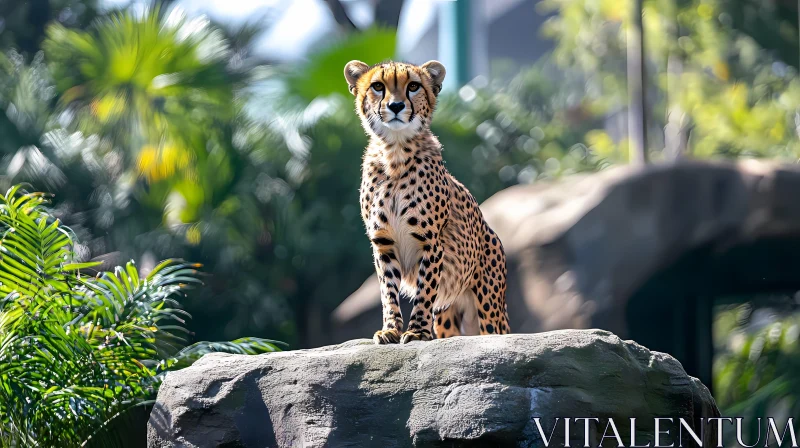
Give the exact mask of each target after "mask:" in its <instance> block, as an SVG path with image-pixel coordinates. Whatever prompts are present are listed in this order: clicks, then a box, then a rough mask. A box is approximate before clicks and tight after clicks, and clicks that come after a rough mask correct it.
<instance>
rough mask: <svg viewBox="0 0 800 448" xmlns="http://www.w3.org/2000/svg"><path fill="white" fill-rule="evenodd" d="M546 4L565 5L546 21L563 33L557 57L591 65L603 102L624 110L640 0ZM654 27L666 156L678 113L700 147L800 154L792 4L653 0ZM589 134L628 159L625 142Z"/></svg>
mask: <svg viewBox="0 0 800 448" xmlns="http://www.w3.org/2000/svg"><path fill="white" fill-rule="evenodd" d="M543 7H544V8H545V9H546V10H550V11H556V12H557V14H556V15H555V16H554V17H552V18H551V19H550V20H549V21H548V23H547V25H546V29H545V32H546V34H547V35H548V36H551V37H552V38H554V39H555V41H556V50H555V53H554V54H555V57H556V60H557V61H558V62H559V63H560V64H562V65H563V66H565V67H569V68H571V69H578V70H581V71H582V72H584V73H586V74H587V76H588V84H587V88H586V93H587V99H588V100H589V101H590V102H591V104H592V106H593V109H594V110H596V111H597V112H598V113H601V114H605V113H607V112H613V111H615V110H621V109H624V107H625V104H626V84H625V82H626V81H625V80H626V76H625V75H626V72H625V60H626V58H625V37H626V34H625V33H626V29H627V26H628V25H629V21H630V20H629V19H630V17H631V12H630V8H631V7H632V2H630V1H623V2H619V1H616V0H545V1H544V2H543ZM787 17H789V19H787ZM644 30H645V46H646V57H647V60H648V61H647V70H648V74H649V76H648V89H647V94H648V97H649V98H648V102H649V103H650V104H651V105H652V107H651V108H649V111H648V116H647V118H648V121H649V128H650V130H651V132H650V136H651V138H650V147H651V151H653V152H655V153H656V154H654V156H655V157H656V158H659V157H661V155H660V154H658V152H659V150H660V148H663V147H664V131H663V130H664V127H665V126H667V124H668V122H669V118H670V114H674V115H673V117H672V118H673V119H674V120H676V121H677V122H679V123H680V124H681V126H683V127H684V128H686V129H685V132H690V133H691V136H690V142H689V147H690V150H691V155H692V156H695V157H701V158H707V157H741V156H746V157H771V158H779V159H783V160H789V161H795V160H797V158H798V156H800V145H798V134H797V130H796V126H797V123H800V122H798V121H797V120H798V109H797V105H798V104H800V102H799V101H800V96H798V95H800V78H798V71H797V54H798V51H797V48H798V47H797V45H798V39H799V38H798V31H797V12H796V10H795V11H794V13H792V14H791V15H787V10H786V8H785V7H784V6H780V7H778V6H775V5H773V7H767V6H765V5H764V3H763V2H756V1H749V0H748V1H733V0H646V1H645V2H644ZM765 44H768V45H773V46H772V47H767V48H765V47H764V46H763V45H765ZM782 55H783V56H786V55H788V56H789V58H790V59H789V60H788V61H787V60H781V59H780V58H779V56H782ZM790 62H791V63H792V64H794V65H790V64H789V63H790ZM599 132H602V131H599ZM594 140H597V143H595V142H594ZM587 143H589V144H590V147H592V148H593V149H595V150H596V151H598V153H599V154H602V155H607V156H609V157H611V158H613V159H616V160H624V157H625V156H624V154H625V151H624V148H623V147H622V146H624V144H625V143H624V142H620V141H617V142H612V141H611V139H610V138H608V137H606V136H603V135H601V134H598V133H597V132H595V133H594V134H593V135H592V136H587ZM620 143H622V145H620Z"/></svg>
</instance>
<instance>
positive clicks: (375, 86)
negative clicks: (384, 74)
mask: <svg viewBox="0 0 800 448" xmlns="http://www.w3.org/2000/svg"><path fill="white" fill-rule="evenodd" d="M372 89H373V90H374V91H376V92H383V83H380V82H373V83H372Z"/></svg>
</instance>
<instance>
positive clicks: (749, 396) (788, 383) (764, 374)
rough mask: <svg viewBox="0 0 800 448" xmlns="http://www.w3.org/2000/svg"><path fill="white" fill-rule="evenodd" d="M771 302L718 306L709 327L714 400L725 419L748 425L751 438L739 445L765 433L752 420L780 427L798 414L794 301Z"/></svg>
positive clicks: (799, 319)
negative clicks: (742, 420)
mask: <svg viewBox="0 0 800 448" xmlns="http://www.w3.org/2000/svg"><path fill="white" fill-rule="evenodd" d="M775 299H777V300H775ZM771 302H773V303H769V304H764V303H760V304H759V303H758V300H757V299H756V300H755V301H754V302H748V303H744V304H738V305H725V306H722V307H719V308H718V309H717V312H716V317H715V322H714V341H715V347H714V348H715V353H716V356H715V360H714V388H715V390H714V396H715V399H716V401H717V405H718V406H719V407H720V409H721V410H722V412H723V414H724V415H730V416H737V417H745V418H746V421H747V422H749V425H748V427H747V428H745V431H746V434H749V435H752V437H749V436H748V437H747V438H745V439H744V440H755V437H756V435H755V434H758V433H759V432H763V431H764V428H761V430H760V431H759V428H758V426H757V425H758V421H757V419H756V418H757V417H761V418H764V417H773V418H775V419H776V423H777V424H779V425H783V424H784V423H783V422H785V420H786V419H787V418H789V417H793V416H795V415H797V414H798V412H800V383H798V378H800V375H798V373H800V341H798V336H800V314H799V313H797V311H796V304H797V302H796V300H795V299H794V298H792V297H785V296H784V297H777V298H773V300H772V301H771ZM776 302H777V303H776ZM765 424H766V421H765ZM727 430H728V431H732V430H733V428H732V427H731V428H727Z"/></svg>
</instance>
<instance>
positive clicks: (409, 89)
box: [344, 61, 510, 344]
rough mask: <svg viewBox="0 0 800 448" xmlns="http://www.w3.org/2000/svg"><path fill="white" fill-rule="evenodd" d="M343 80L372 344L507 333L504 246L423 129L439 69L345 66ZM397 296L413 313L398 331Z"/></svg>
mask: <svg viewBox="0 0 800 448" xmlns="http://www.w3.org/2000/svg"><path fill="white" fill-rule="evenodd" d="M344 76H345V79H346V80H347V84H348V86H349V89H350V92H351V93H352V94H353V95H354V96H355V106H356V113H357V114H358V116H359V117H360V119H361V123H362V126H363V127H364V131H365V132H366V134H367V136H368V137H369V144H368V145H367V148H366V150H365V152H364V157H363V162H362V173H361V188H360V206H361V215H362V218H363V220H364V224H365V226H366V230H367V235H368V236H369V240H370V242H371V243H372V252H373V258H374V264H375V270H376V272H377V275H378V279H379V280H380V291H381V306H382V312H383V327H382V329H381V330H378V331H377V332H376V333H375V335H374V336H373V340H374V342H375V343H376V344H390V343H398V342H399V343H401V344H405V343H407V342H411V341H418V340H419V341H426V340H431V339H433V338H434V337H436V338H447V337H451V336H456V335H460V334H462V333H463V334H476V333H480V334H482V335H485V334H506V333H509V332H510V328H509V325H508V312H507V309H506V302H505V292H506V258H505V253H504V251H503V245H502V243H501V242H500V238H498V237H497V234H495V232H494V231H493V230H492V229H491V228H490V227H489V226H488V225H487V224H486V221H485V220H484V219H483V214H482V213H481V210H480V208H479V207H478V203H477V201H476V200H475V198H474V197H473V196H472V194H471V193H470V192H469V191H468V190H467V189H466V187H464V185H462V184H461V183H460V182H459V181H457V180H456V179H455V178H454V177H453V176H452V175H451V174H450V173H449V172H448V171H447V169H446V168H445V166H444V162H443V161H442V147H441V144H440V143H439V140H438V139H437V138H436V136H434V135H433V134H432V133H431V131H430V122H431V118H432V116H433V111H434V108H435V106H436V101H437V97H438V95H439V91H440V90H441V88H442V81H443V80H444V76H445V68H444V66H443V65H442V64H441V63H440V62H438V61H429V62H427V63H425V64H423V65H420V66H416V65H411V64H406V63H400V62H384V63H381V64H377V65H374V66H371V67H370V66H368V65H367V64H365V63H363V62H361V61H350V62H349V63H347V65H346V66H345V68H344ZM401 293H402V294H401ZM401 295H402V296H406V297H409V298H410V299H411V302H412V305H413V308H412V311H411V316H410V317H409V321H408V328H407V329H406V331H405V332H403V316H402V315H401V312H400V306H399V300H400V298H401ZM476 324H477V327H478V328H476Z"/></svg>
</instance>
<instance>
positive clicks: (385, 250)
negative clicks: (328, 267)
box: [372, 238, 403, 344]
mask: <svg viewBox="0 0 800 448" xmlns="http://www.w3.org/2000/svg"><path fill="white" fill-rule="evenodd" d="M373 244H374V245H375V270H376V272H377V274H378V279H379V281H380V285H381V308H382V310H383V328H382V329H381V330H378V331H376V332H375V335H374V336H373V337H372V340H373V341H374V342H375V343H376V344H396V343H398V342H399V341H400V332H401V331H403V315H402V314H401V312H400V305H399V302H398V300H399V297H400V288H399V287H398V284H399V283H400V269H399V265H398V264H397V257H396V256H395V254H394V250H393V249H392V245H391V244H390V243H389V240H388V239H387V238H376V239H375V240H374V241H373Z"/></svg>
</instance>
